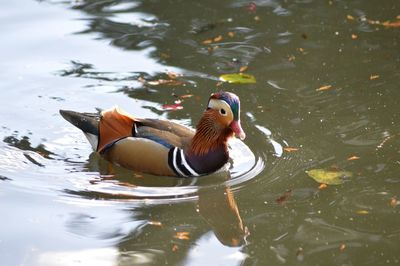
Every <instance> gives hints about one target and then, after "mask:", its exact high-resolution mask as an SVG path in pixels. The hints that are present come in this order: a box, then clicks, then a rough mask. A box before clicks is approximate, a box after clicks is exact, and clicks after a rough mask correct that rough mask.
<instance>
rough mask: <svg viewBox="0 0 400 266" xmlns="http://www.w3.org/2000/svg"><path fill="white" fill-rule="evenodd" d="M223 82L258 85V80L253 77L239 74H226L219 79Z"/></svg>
mask: <svg viewBox="0 0 400 266" xmlns="http://www.w3.org/2000/svg"><path fill="white" fill-rule="evenodd" d="M219 79H220V80H221V81H224V82H229V83H239V84H240V83H241V84H250V83H256V78H255V77H254V76H253V75H249V74H244V73H237V74H224V75H221V76H220V77H219Z"/></svg>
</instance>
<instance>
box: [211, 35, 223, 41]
mask: <svg viewBox="0 0 400 266" xmlns="http://www.w3.org/2000/svg"><path fill="white" fill-rule="evenodd" d="M222 39H223V37H222V35H219V36H217V37H215V38H214V40H213V41H214V42H220V41H222Z"/></svg>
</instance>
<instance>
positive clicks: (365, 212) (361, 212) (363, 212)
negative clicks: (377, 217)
mask: <svg viewBox="0 0 400 266" xmlns="http://www.w3.org/2000/svg"><path fill="white" fill-rule="evenodd" d="M356 213H357V214H362V215H365V214H368V213H369V211H366V210H358V211H356Z"/></svg>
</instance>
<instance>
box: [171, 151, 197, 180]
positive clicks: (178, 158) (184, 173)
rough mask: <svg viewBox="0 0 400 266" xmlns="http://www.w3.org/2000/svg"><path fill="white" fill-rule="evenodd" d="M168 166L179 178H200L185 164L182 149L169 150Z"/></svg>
mask: <svg viewBox="0 0 400 266" xmlns="http://www.w3.org/2000/svg"><path fill="white" fill-rule="evenodd" d="M168 165H169V167H171V169H172V170H173V171H174V172H175V173H176V174H177V175H178V176H181V177H195V176H200V174H199V173H197V172H196V171H195V170H194V169H193V168H192V167H191V166H190V165H189V163H188V162H187V160H186V157H185V154H184V152H183V150H182V149H179V148H178V147H174V148H171V149H170V150H169V152H168Z"/></svg>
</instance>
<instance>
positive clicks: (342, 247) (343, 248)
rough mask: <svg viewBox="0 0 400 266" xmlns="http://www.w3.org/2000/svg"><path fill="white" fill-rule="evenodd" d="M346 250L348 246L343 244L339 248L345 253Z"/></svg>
mask: <svg viewBox="0 0 400 266" xmlns="http://www.w3.org/2000/svg"><path fill="white" fill-rule="evenodd" d="M345 249H346V244H341V245H340V246H339V250H340V251H342V252H343V251H344V250H345Z"/></svg>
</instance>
